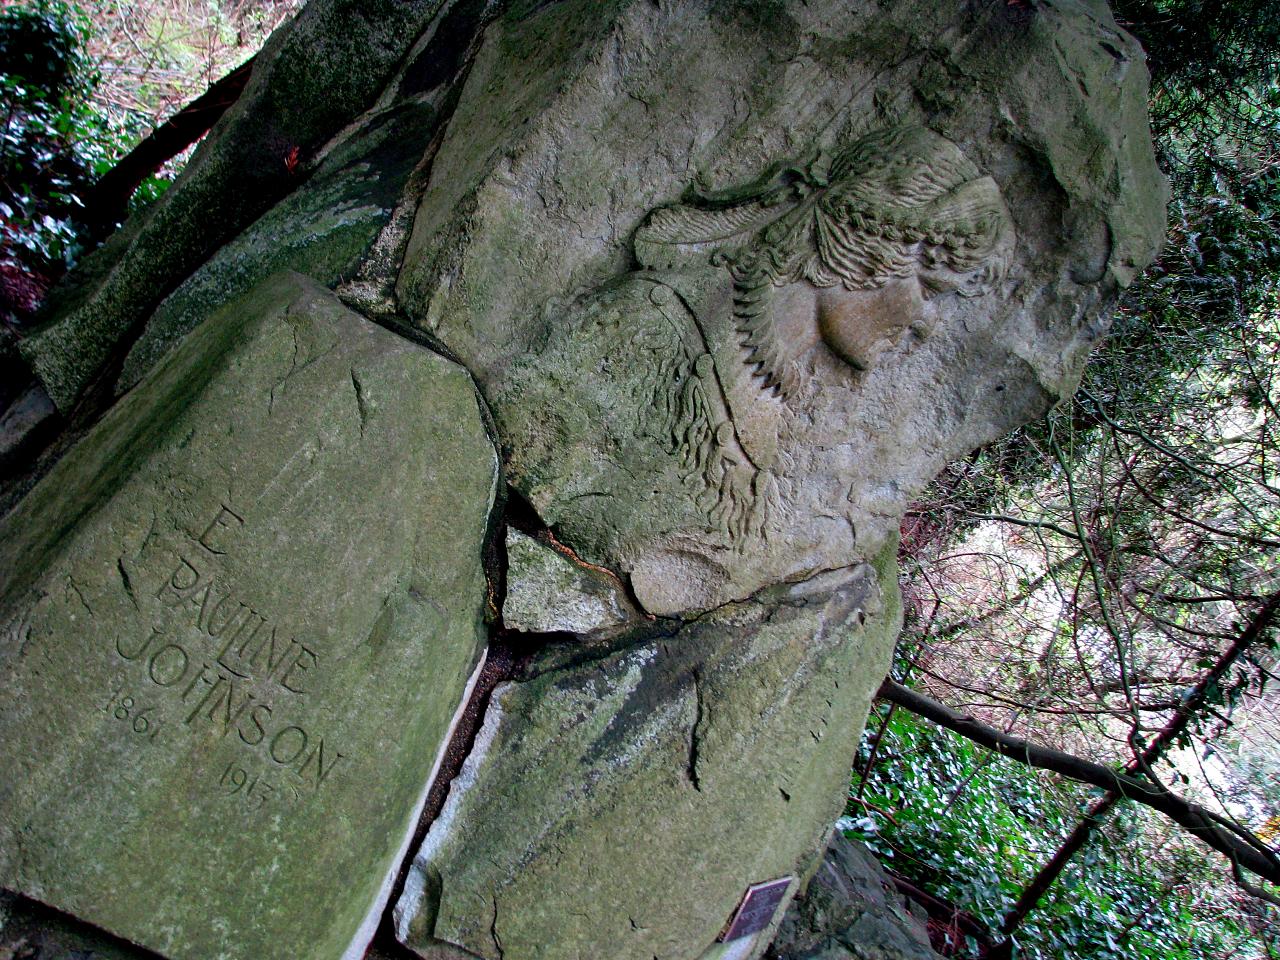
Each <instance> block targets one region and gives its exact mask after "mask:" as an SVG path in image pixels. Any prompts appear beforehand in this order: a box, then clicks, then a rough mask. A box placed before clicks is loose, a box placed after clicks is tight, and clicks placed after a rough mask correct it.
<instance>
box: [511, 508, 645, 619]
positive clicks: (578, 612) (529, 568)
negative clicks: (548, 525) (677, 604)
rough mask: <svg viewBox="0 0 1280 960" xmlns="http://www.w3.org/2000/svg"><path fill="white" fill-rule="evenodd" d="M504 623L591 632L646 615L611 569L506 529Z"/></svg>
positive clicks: (516, 531)
mask: <svg viewBox="0 0 1280 960" xmlns="http://www.w3.org/2000/svg"><path fill="white" fill-rule="evenodd" d="M502 616H503V621H504V624H505V625H506V626H507V627H508V628H509V629H511V630H519V631H522V632H525V633H577V634H588V633H595V632H598V631H608V630H611V629H617V628H619V627H622V626H623V625H624V624H627V623H630V622H633V621H636V620H639V619H641V615H640V612H639V611H638V610H636V608H635V605H634V604H632V603H631V601H630V600H628V599H627V595H626V591H625V590H624V589H623V586H622V583H621V582H620V581H618V579H617V578H616V577H614V576H612V575H611V574H609V573H608V571H604V570H592V569H591V568H589V567H584V566H583V565H582V564H580V563H575V562H574V561H573V560H572V559H570V558H569V557H567V556H565V554H564V553H563V552H562V551H560V550H556V549H555V548H554V547H553V546H550V545H548V544H544V543H541V542H539V541H538V540H535V539H534V538H533V537H530V536H528V535H526V534H523V533H521V532H520V531H518V530H515V529H514V528H508V530H507V593H506V597H505V598H504V599H503V603H502Z"/></svg>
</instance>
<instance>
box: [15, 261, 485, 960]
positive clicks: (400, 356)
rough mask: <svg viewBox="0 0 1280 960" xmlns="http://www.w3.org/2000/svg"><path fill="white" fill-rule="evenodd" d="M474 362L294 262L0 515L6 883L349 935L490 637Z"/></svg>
mask: <svg viewBox="0 0 1280 960" xmlns="http://www.w3.org/2000/svg"><path fill="white" fill-rule="evenodd" d="M496 483H497V462H496V454H495V451H494V449H493V447H492V444H491V442H490V440H489V438H488V436H487V433H486V430H485V427H484V423H483V419H482V413H481V409H480V405H479V399H478V397H477V394H476V393H475V390H474V387H473V385H472V383H471V380H470V378H469V377H468V375H467V374H466V372H465V371H464V370H462V369H461V368H460V367H458V366H456V365H454V364H452V363H450V362H448V361H447V360H445V359H443V358H442V357H440V356H438V355H436V354H434V353H431V352H430V351H428V350H426V349H424V348H422V347H420V346H417V345H415V344H413V343H411V342H409V341H407V340H405V339H403V338H401V337H398V336H396V335H395V334H392V333H390V332H388V331H387V330H384V329H382V328H380V327H377V326H375V325H373V324H371V323H369V322H368V321H366V320H364V319H363V318H361V317H360V316H358V315H356V314H354V313H352V312H351V311H349V310H348V309H346V308H345V307H344V306H342V304H341V303H339V302H338V301H337V300H336V298H334V296H333V295H332V294H330V293H329V292H328V291H326V290H324V289H323V288H321V287H318V286H317V285H316V284H314V283H312V282H311V281H309V280H306V279H305V278H302V277H299V276H297V275H288V274H282V275H278V276H276V277H274V278H272V279H270V280H268V281H267V282H265V283H264V284H262V285H260V286H259V287H257V288H255V290H254V291H253V292H252V293H251V294H250V295H249V296H247V297H245V298H243V299H241V300H239V301H237V302H236V303H234V304H232V305H231V306H230V307H228V308H226V309H224V310H222V311H220V312H218V313H216V314H214V315H213V316H211V317H210V318H209V319H207V320H206V321H205V322H204V323H203V324H202V325H201V326H200V327H199V328H197V329H196V330H195V331H194V332H193V333H192V334H191V335H190V336H189V337H188V338H187V339H186V340H185V341H184V342H183V344H182V345H181V346H180V347H179V348H178V349H177V350H175V351H174V352H172V353H171V354H169V356H168V357H167V358H166V359H165V361H164V362H163V363H162V364H161V365H160V366H159V367H157V368H156V369H155V370H154V371H153V372H152V373H151V374H150V375H149V376H148V377H147V378H145V379H144V380H143V381H142V383H141V384H140V385H139V386H138V387H137V388H136V389H135V390H133V391H132V392H131V393H130V394H129V395H128V396H127V397H125V398H124V399H123V400H122V401H121V402H120V403H118V404H117V405H116V407H115V408H114V409H113V410H112V411H111V412H110V413H109V414H108V415H107V416H106V417H105V418H104V419H103V420H102V421H101V422H100V423H99V424H98V425H97V426H96V427H95V428H94V429H93V431H92V432H90V433H89V434H88V435H87V436H86V437H85V438H84V439H83V440H82V441H81V442H80V443H79V444H78V445H77V446H76V447H75V448H73V449H72V451H71V452H70V453H69V454H68V455H66V456H65V457H64V458H63V460H62V461H61V462H60V463H59V464H58V465H57V466H56V467H55V468H54V469H53V470H52V472H50V473H49V475H48V476H47V477H46V478H45V479H44V480H43V481H42V482H41V483H40V484H38V485H37V486H36V487H35V488H34V489H33V490H32V492H31V493H30V494H29V495H28V496H27V497H26V498H25V499H24V500H23V501H22V502H21V503H20V504H19V505H18V506H17V508H16V509H15V510H14V511H13V512H12V513H11V514H10V515H9V516H8V517H7V518H5V520H4V521H3V525H2V526H0V570H3V571H4V583H3V589H2V592H0V626H2V627H3V632H2V633H0V668H2V669H0V884H2V885H3V886H5V887H6V888H9V889H13V890H17V891H20V892H22V893H24V894H26V895H27V896H30V897H32V898H34V899H36V900H38V901H41V902H44V903H46V904H49V905H51V906H54V907H56V908H58V909H59V910H63V911H66V912H69V913H72V914H75V915H77V916H79V917H81V918H83V919H85V920H87V921H89V922H90V923H93V924H95V925H97V926H100V927H102V928H105V929H106V930H108V931H110V932H112V933H114V934H117V935H119V936H121V937H124V938H127V939H128V940H131V941H133V942H135V943H138V944H140V945H142V946H145V947H147V948H148V949H151V950H154V951H157V952H159V953H161V954H163V955H165V956H166V957H170V958H174V960H207V958H210V957H237V958H249V957H252V958H255V960H257V958H282V960H283V958H299V957H308V958H338V957H341V956H343V955H344V953H346V952H348V951H352V952H351V953H350V954H349V955H351V956H359V953H360V951H361V950H362V943H361V939H362V937H364V936H367V934H369V933H371V931H372V926H371V924H372V923H375V922H376V920H377V918H378V915H379V913H380V903H381V901H382V899H384V898H385V897H386V896H387V895H388V893H389V884H390V881H391V878H392V877H391V875H392V874H393V873H394V870H395V868H396V865H397V864H398V862H399V860H400V857H401V856H402V851H403V849H404V848H405V846H406V845H407V844H408V839H409V833H410V831H411V830H412V828H413V825H414V823H415V821H416V816H417V811H418V809H419V808H420V806H421V803H422V801H423V799H424V795H425V790H426V786H427V783H428V780H429V777H430V775H431V773H432V768H433V763H434V762H435V760H436V757H437V756H438V754H439V752H440V749H441V745H442V742H443V740H444V739H445V737H446V735H447V733H448V729H449V726H450V723H451V720H452V718H453V716H454V713H455V710H456V708H457V707H458V704H459V701H460V699H461V697H462V695H463V690H464V688H465V686H466V684H467V680H468V677H469V676H470V675H471V674H472V672H473V671H474V669H475V667H476V665H477V663H478V661H479V659H480V657H481V651H482V649H483V645H484V640H485V629H486V628H485V623H484V605H485V577H484V573H483V570H482V568H481V556H482V553H483V541H484V538H485V537H486V530H487V525H488V513H489V510H490V506H491V504H492V502H493V497H494V494H495V489H496Z"/></svg>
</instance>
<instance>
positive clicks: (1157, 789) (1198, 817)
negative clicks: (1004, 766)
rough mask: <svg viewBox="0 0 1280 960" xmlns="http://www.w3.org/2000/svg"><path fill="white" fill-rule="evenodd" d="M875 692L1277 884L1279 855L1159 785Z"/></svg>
mask: <svg viewBox="0 0 1280 960" xmlns="http://www.w3.org/2000/svg"><path fill="white" fill-rule="evenodd" d="M878 696H879V697H882V698H883V699H885V700H888V701H889V702H890V703H895V704H897V705H898V706H900V707H902V708H903V709H904V710H909V711H911V712H912V713H914V714H917V715H919V716H921V717H924V718H925V719H926V720H930V721H932V722H934V723H936V724H938V725H939V726H942V727H946V728H947V729H948V730H952V731H954V732H956V733H958V734H960V735H961V736H962V737H964V738H966V739H968V740H972V741H973V742H974V743H977V744H980V745H981V746H984V747H986V748H987V749H989V750H994V751H996V752H997V753H999V754H1001V755H1003V756H1006V757H1009V758H1011V759H1013V760H1017V761H1019V762H1020V763H1025V764H1027V765H1029V766H1032V767H1036V768H1038V769H1041V770H1050V771H1052V772H1054V773H1058V774H1061V775H1062V776H1064V777H1068V778H1070V779H1072V780H1078V781H1080V782H1081V783H1089V784H1092V785H1094V786H1096V787H1101V788H1102V789H1104V790H1110V791H1114V792H1115V793H1117V794H1119V795H1120V796H1121V797H1123V798H1126V799H1129V800H1133V801H1135V802H1137V803H1141V804H1144V805H1145V806H1148V807H1151V808H1152V809H1154V810H1158V811H1160V812H1161V813H1163V814H1164V815H1165V816H1167V817H1168V818H1169V819H1170V820H1172V821H1174V822H1175V823H1177V824H1178V825H1180V826H1182V827H1183V828H1185V829H1186V830H1187V831H1188V832H1190V833H1191V834H1192V835H1193V836H1195V837H1197V838H1198V839H1200V840H1201V841H1203V842H1204V843H1206V844H1207V845H1208V846H1210V847H1212V848H1213V849H1214V850H1216V851H1218V852H1219V853H1221V854H1222V855H1223V856H1225V857H1228V858H1229V859H1231V860H1232V862H1233V863H1238V864H1239V865H1240V866H1241V867H1242V868H1244V869H1246V870H1248V871H1250V872H1251V873H1254V874H1257V875H1258V876H1259V877H1262V878H1263V879H1265V880H1268V881H1270V882H1271V883H1280V857H1278V856H1277V855H1276V854H1275V853H1273V852H1271V851H1270V850H1267V849H1266V848H1265V847H1263V848H1259V847H1258V846H1255V845H1253V844H1250V843H1246V842H1245V841H1244V840H1243V839H1242V838H1240V837H1239V836H1237V835H1236V834H1235V833H1234V832H1233V831H1229V830H1227V829H1225V828H1224V827H1223V826H1222V824H1221V823H1220V818H1219V817H1218V816H1217V815H1216V814H1214V813H1212V812H1211V811H1209V810H1206V809H1205V808H1204V807H1201V806H1200V805H1199V804H1196V803H1192V802H1191V801H1189V800H1186V799H1184V798H1182V797H1180V796H1178V795H1177V794H1175V793H1173V792H1171V791H1169V790H1168V789H1167V788H1165V787H1164V786H1163V785H1161V784H1156V783H1152V782H1150V781H1148V780H1143V779H1139V778H1137V777H1134V776H1129V775H1127V774H1122V773H1117V772H1116V771H1114V770H1112V769H1111V768H1109V767H1105V766H1103V765H1102V764H1099V763H1093V762H1092V761H1090V760H1085V759H1083V758H1082V757H1077V756H1074V755H1072V754H1069V753H1064V752H1063V751H1061V750H1055V749H1053V748H1052V747H1045V746H1040V745H1038V744H1033V743H1031V742H1030V741H1028V740H1024V739H1022V738H1021V737H1015V736H1012V735H1010V734H1007V733H1001V732H1000V731H999V730H997V729H996V728H994V727H991V726H988V725H987V724H985V723H982V722H981V721H979V720H976V719H974V718H973V717H970V716H966V715H965V714H962V713H957V712H956V711H955V710H952V709H951V708H950V707H948V706H945V705H944V704H941V703H938V701H936V700H933V699H931V698H929V697H926V696H924V695H923V694H921V693H917V692H916V691H914V690H910V689H908V688H907V687H904V686H903V685H902V684H900V683H897V682H895V681H893V680H885V682H884V683H883V684H881V685H880V691H879V693H878Z"/></svg>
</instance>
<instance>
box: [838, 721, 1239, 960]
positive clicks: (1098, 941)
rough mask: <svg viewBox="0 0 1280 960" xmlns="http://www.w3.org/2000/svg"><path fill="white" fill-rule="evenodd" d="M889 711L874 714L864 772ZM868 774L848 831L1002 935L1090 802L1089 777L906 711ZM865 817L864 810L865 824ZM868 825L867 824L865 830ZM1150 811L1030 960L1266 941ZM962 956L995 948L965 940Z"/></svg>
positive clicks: (1173, 954)
mask: <svg viewBox="0 0 1280 960" xmlns="http://www.w3.org/2000/svg"><path fill="white" fill-rule="evenodd" d="M887 713H888V707H887V705H882V706H881V707H880V708H879V712H878V714H875V713H873V715H872V718H871V722H870V724H869V725H868V730H869V733H868V735H867V736H865V737H864V738H863V746H862V750H861V752H860V756H859V763H858V766H857V769H862V768H863V767H864V766H865V764H866V762H867V759H868V757H869V755H870V752H871V749H870V745H871V742H872V741H873V740H874V739H875V738H876V731H877V730H878V729H879V728H880V727H881V726H882V725H885V716H886V714H887ZM879 739H880V743H879V746H878V748H877V749H876V757H875V762H874V765H873V767H872V769H871V770H870V771H869V772H867V774H866V776H865V782H864V780H863V778H862V777H861V776H858V775H855V778H854V781H853V789H852V791H851V799H850V805H849V808H848V812H849V818H847V819H846V820H845V821H844V825H846V826H847V827H848V829H846V831H845V833H846V835H847V836H851V837H857V838H859V839H862V840H864V841H865V842H866V843H868V845H869V846H870V847H871V848H872V849H873V850H874V851H875V852H876V854H877V855H878V856H879V857H880V858H881V860H882V862H883V863H884V864H885V866H886V867H887V868H889V869H890V870H892V871H893V872H895V873H897V874H899V875H900V876H902V877H903V878H905V879H907V880H909V881H911V882H912V883H913V884H915V885H916V886H918V887H920V888H922V889H924V890H927V891H928V892H930V893H932V894H934V895H935V896H937V897H939V898H940V899H942V900H944V901H948V902H950V903H952V904H954V905H955V906H956V907H958V908H959V909H961V910H964V911H966V912H968V913H969V914H971V915H972V916H973V917H975V918H977V919H978V920H979V921H981V922H982V923H984V924H985V925H986V926H987V927H988V928H989V929H993V930H999V927H1000V924H1001V921H1002V919H1003V917H1004V915H1005V914H1006V913H1007V912H1008V911H1009V910H1010V908H1012V906H1013V905H1014V903H1015V901H1016V900H1017V898H1018V895H1019V894H1020V893H1021V892H1022V889H1023V887H1024V886H1025V885H1026V883H1027V882H1028V881H1029V880H1030V879H1031V878H1032V877H1033V876H1034V875H1035V873H1036V871H1037V870H1038V869H1039V868H1040V867H1041V866H1042V865H1043V864H1044V862H1045V861H1046V860H1048V859H1049V858H1050V857H1051V856H1052V855H1053V853H1054V851H1055V850H1056V849H1057V847H1058V845H1059V844H1060V843H1061V842H1062V841H1063V839H1064V838H1065V837H1066V836H1067V835H1068V833H1070V831H1071V830H1072V829H1073V828H1074V826H1075V824H1076V822H1077V821H1078V820H1079V818H1080V815H1081V813H1082V811H1083V809H1084V807H1085V805H1086V803H1087V802H1088V800H1089V799H1091V793H1090V791H1087V790H1086V789H1084V788H1082V787H1080V786H1079V785H1077V784H1072V783H1068V782H1064V781H1062V780H1061V779H1059V778H1057V777H1055V776H1053V775H1051V774H1046V773H1044V772H1041V771H1036V770H1032V769H1031V768H1029V767H1026V766H1024V765H1023V764H1019V763H1016V762H1014V761H1012V760H1008V759H1006V758H1003V757H1000V756H998V755H996V754H993V753H990V752H989V751H986V750H983V749H982V748H980V747H977V746H975V745H974V744H973V743H971V742H970V741H968V740H965V739H963V738H962V737H959V736H957V735H955V734H952V733H950V732H949V731H946V730H942V729H939V728H937V727H934V726H932V725H931V724H929V723H927V722H925V721H922V720H919V719H917V718H916V717H914V716H912V715H910V714H907V713H905V712H903V711H901V710H895V711H893V714H892V716H891V717H890V718H889V719H888V722H887V725H885V726H884V733H883V735H882V736H881V737H880V738H879ZM853 818H857V819H856V820H855V819H853ZM854 824H857V825H858V826H859V827H861V828H862V829H857V827H855V826H854ZM1163 831H1164V825H1163V824H1162V823H1160V822H1158V821H1156V820H1154V819H1153V818H1150V817H1148V816H1147V815H1146V813H1145V811H1143V810H1140V809H1129V808H1122V809H1121V810H1120V811H1118V812H1117V813H1116V814H1113V815H1112V817H1111V819H1110V820H1108V821H1107V824H1106V826H1105V827H1104V828H1103V829H1101V830H1100V831H1098V833H1097V834H1096V837H1095V839H1094V841H1092V842H1091V843H1090V844H1088V845H1087V846H1086V847H1085V848H1084V850H1082V851H1081V852H1080V853H1079V854H1078V855H1077V856H1076V857H1075V858H1074V859H1073V861H1072V862H1071V864H1070V865H1069V866H1068V867H1067V870H1066V872H1065V873H1064V874H1063V876H1062V878H1061V879H1060V880H1059V882H1058V883H1057V884H1055V885H1054V886H1053V887H1052V888H1051V889H1050V891H1049V892H1048V894H1046V896H1045V897H1044V899H1043V900H1042V901H1041V904H1040V906H1039V908H1038V909H1037V910H1036V911H1035V912H1034V913H1033V914H1032V915H1031V916H1030V917H1029V918H1028V919H1027V920H1026V921H1024V922H1023V924H1022V926H1021V927H1019V929H1018V932H1017V934H1016V937H1015V939H1016V942H1017V945H1018V948H1019V953H1018V956H1019V957H1022V958H1025V960H1209V958H1222V960H1226V958H1231V960H1249V958H1252V957H1259V958H1260V957H1262V956H1263V955H1264V954H1263V953H1262V947H1261V945H1260V944H1259V943H1258V941H1257V940H1256V938H1255V934H1254V932H1253V930H1252V929H1251V927H1250V925H1249V924H1248V922H1247V918H1246V917H1245V916H1244V915H1243V914H1242V912H1241V909H1242V908H1241V905H1240V904H1239V903H1238V902H1236V901H1229V902H1226V903H1224V902H1221V900H1220V899H1219V898H1218V897H1216V896H1214V895H1213V892H1214V891H1215V890H1216V889H1217V888H1218V887H1220V885H1221V883H1220V879H1219V878H1218V877H1217V876H1216V873H1215V868H1214V867H1213V866H1212V865H1211V864H1209V863H1208V862H1207V861H1206V858H1205V857H1204V856H1203V854H1202V853H1201V852H1200V851H1199V850H1197V849H1195V848H1194V847H1192V846H1190V845H1187V844H1184V843H1182V842H1180V841H1179V840H1178V838H1176V837H1171V836H1168V835H1166V834H1165V833H1164V832H1163ZM953 938H954V941H953V949H954V953H953V954H952V955H953V956H957V957H965V958H977V957H981V956H982V952H981V949H980V947H979V944H978V943H977V942H976V941H975V940H974V939H972V938H962V937H959V936H955V935H954V934H953Z"/></svg>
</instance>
